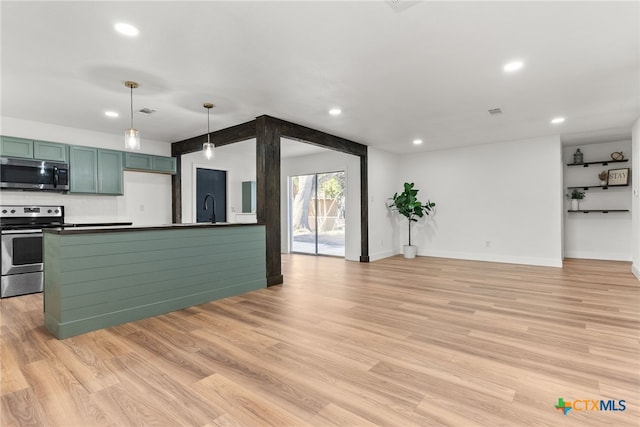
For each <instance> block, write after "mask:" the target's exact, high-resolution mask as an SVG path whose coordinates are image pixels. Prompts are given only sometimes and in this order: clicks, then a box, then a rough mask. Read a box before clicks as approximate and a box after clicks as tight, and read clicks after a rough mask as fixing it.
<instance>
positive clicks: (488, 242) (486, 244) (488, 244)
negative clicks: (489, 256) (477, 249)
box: [484, 240, 491, 248]
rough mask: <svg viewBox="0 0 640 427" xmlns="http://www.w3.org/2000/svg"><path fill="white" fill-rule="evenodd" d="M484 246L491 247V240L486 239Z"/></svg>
mask: <svg viewBox="0 0 640 427" xmlns="http://www.w3.org/2000/svg"><path fill="white" fill-rule="evenodd" d="M484 247H485V248H489V247H491V241H489V240H487V241H485V242H484Z"/></svg>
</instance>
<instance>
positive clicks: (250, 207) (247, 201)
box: [242, 181, 256, 213]
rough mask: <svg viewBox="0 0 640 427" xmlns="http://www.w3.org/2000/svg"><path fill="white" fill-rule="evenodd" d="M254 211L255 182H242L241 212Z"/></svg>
mask: <svg viewBox="0 0 640 427" xmlns="http://www.w3.org/2000/svg"><path fill="white" fill-rule="evenodd" d="M255 211H256V182H255V181H243V182H242V213H251V212H255Z"/></svg>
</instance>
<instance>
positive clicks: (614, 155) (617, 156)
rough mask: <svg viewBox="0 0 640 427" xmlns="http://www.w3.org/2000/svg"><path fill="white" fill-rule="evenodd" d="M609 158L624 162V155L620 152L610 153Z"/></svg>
mask: <svg viewBox="0 0 640 427" xmlns="http://www.w3.org/2000/svg"><path fill="white" fill-rule="evenodd" d="M611 158H612V159H613V160H617V161H620V160H624V154H622V151H614V152H613V153H611Z"/></svg>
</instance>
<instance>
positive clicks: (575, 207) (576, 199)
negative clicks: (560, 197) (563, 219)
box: [567, 188, 585, 211]
mask: <svg viewBox="0 0 640 427" xmlns="http://www.w3.org/2000/svg"><path fill="white" fill-rule="evenodd" d="M584 196H585V194H584V191H578V189H577V188H574V189H573V191H572V192H571V193H569V194H567V197H568V198H570V199H571V210H572V211H579V210H580V200H582V199H584Z"/></svg>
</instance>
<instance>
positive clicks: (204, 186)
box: [195, 168, 227, 222]
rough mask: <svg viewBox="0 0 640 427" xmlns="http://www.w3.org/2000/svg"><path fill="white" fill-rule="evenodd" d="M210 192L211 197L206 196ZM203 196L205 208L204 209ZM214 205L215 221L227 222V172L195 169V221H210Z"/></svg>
mask: <svg viewBox="0 0 640 427" xmlns="http://www.w3.org/2000/svg"><path fill="white" fill-rule="evenodd" d="M207 194H211V196H213V197H207ZM205 198H206V199H207V201H206V206H207V209H206V210H205ZM213 207H215V219H216V222H227V172H226V171H220V170H215V169H202V168H197V169H196V206H195V209H196V222H211V213H212V209H213Z"/></svg>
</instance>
